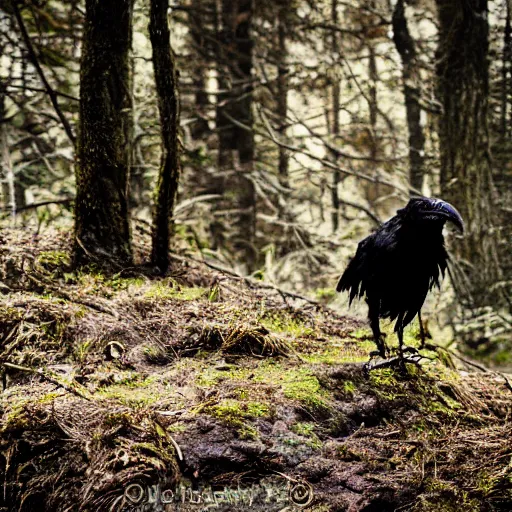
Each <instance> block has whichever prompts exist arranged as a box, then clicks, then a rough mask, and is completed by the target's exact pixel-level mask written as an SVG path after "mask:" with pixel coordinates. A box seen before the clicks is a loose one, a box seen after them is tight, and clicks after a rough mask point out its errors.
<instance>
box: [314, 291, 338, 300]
mask: <svg viewBox="0 0 512 512" xmlns="http://www.w3.org/2000/svg"><path fill="white" fill-rule="evenodd" d="M315 295H316V299H317V300H318V301H320V302H323V303H327V302H329V301H331V300H332V299H334V297H336V291H335V290H334V288H317V289H316V290H315Z"/></svg>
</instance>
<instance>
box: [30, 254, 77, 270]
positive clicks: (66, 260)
mask: <svg viewBox="0 0 512 512" xmlns="http://www.w3.org/2000/svg"><path fill="white" fill-rule="evenodd" d="M37 263H38V264H39V265H41V266H42V267H43V268H45V269H46V270H48V271H49V272H55V271H56V270H62V269H64V268H67V267H69V266H70V264H71V258H70V256H69V254H68V253H67V252H63V251H42V252H40V253H39V255H38V257H37Z"/></svg>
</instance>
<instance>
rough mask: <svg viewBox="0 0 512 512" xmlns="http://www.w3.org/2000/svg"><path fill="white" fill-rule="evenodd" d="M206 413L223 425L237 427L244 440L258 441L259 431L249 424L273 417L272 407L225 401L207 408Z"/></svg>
mask: <svg viewBox="0 0 512 512" xmlns="http://www.w3.org/2000/svg"><path fill="white" fill-rule="evenodd" d="M203 411H204V412H206V413H207V414H210V415H211V416H213V417H214V418H217V419H219V420H220V421H222V422H223V423H225V424H227V425H230V426H232V427H235V428H236V430H237V432H238V435H239V436H240V437H241V438H242V439H256V438H257V437H258V431H257V430H256V429H255V428H254V427H253V426H252V425H251V424H250V423H249V422H248V420H254V419H256V418H262V417H268V416H270V415H271V410H270V407H269V406H268V405H266V404H264V403H262V402H257V401H248V402H245V401H239V400H232V399H224V400H222V401H221V402H219V403H218V404H215V405H211V406H207V407H205V408H204V409H203Z"/></svg>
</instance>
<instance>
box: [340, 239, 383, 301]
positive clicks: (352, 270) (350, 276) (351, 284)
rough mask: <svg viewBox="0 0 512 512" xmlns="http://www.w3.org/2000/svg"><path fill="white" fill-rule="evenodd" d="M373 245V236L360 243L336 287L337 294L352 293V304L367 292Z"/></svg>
mask: <svg viewBox="0 0 512 512" xmlns="http://www.w3.org/2000/svg"><path fill="white" fill-rule="evenodd" d="M373 245H374V237H373V235H370V236H369V237H367V238H365V239H364V240H361V242H359V245H358V246H357V251H356V254H355V256H354V257H353V258H352V259H351V260H350V262H349V264H348V266H347V268H346V269H345V272H343V275H342V276H341V277H340V280H339V281H338V285H337V286H336V291H337V292H342V291H345V290H349V291H350V304H352V301H353V300H354V298H355V297H356V296H357V297H362V296H363V295H364V293H365V291H366V286H365V280H366V278H367V277H368V268H367V267H368V262H369V260H370V257H371V252H372V247H373Z"/></svg>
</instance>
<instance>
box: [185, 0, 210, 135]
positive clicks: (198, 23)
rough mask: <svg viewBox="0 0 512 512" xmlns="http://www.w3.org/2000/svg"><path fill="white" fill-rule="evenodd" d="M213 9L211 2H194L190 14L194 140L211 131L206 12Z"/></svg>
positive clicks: (206, 0)
mask: <svg viewBox="0 0 512 512" xmlns="http://www.w3.org/2000/svg"><path fill="white" fill-rule="evenodd" d="M209 9H213V6H212V2H211V0H193V1H192V7H191V10H190V14H189V17H190V18H189V20H190V21H189V23H190V35H191V39H192V45H193V52H194V55H195V62H193V63H192V65H193V67H192V84H193V86H194V89H195V105H196V108H197V119H196V120H195V121H194V123H193V124H192V125H191V127H190V134H191V136H192V138H193V139H195V140H201V139H202V138H203V137H204V135H205V134H206V133H208V131H209V127H208V109H209V108H210V101H209V99H208V94H207V92H206V74H205V71H206V69H207V66H206V63H208V62H209V59H208V40H207V35H210V37H211V33H208V32H206V31H207V29H208V24H207V23H206V22H205V18H206V11H207V10H209Z"/></svg>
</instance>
